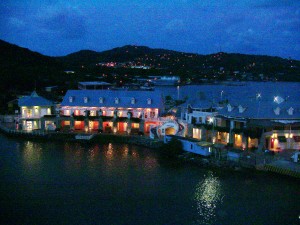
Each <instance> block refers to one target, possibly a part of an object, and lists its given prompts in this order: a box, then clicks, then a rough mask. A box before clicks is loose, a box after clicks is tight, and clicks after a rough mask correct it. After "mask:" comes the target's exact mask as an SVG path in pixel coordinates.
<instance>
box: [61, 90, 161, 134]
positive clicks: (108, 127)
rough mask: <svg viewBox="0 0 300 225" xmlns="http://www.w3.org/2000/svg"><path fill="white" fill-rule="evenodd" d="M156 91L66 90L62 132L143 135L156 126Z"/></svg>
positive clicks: (158, 99)
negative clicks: (78, 131)
mask: <svg viewBox="0 0 300 225" xmlns="http://www.w3.org/2000/svg"><path fill="white" fill-rule="evenodd" d="M163 109H164V107H163V99H162V95H161V93H160V92H159V91H128V90H69V91H68V92H67V93H66V95H65V96H64V98H63V101H62V103H61V106H60V123H59V126H60V127H61V128H62V129H74V130H85V131H93V130H98V131H103V132H114V133H116V132H118V133H122V132H127V133H133V132H143V133H149V131H150V128H151V127H153V126H156V125H158V124H159V116H160V114H161V113H162V112H163Z"/></svg>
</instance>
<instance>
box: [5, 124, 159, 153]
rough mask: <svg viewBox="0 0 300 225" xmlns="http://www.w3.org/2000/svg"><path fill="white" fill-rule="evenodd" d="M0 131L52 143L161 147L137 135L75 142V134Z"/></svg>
mask: <svg viewBox="0 0 300 225" xmlns="http://www.w3.org/2000/svg"><path fill="white" fill-rule="evenodd" d="M0 131H1V132H2V133H5V134H6V135H7V136H11V137H18V138H26V139H42V140H53V141H74V142H90V143H110V142H113V143H127V144H135V145H140V146H145V147H148V148H159V147H160V146H162V145H163V141H162V140H153V139H150V138H148V137H145V136H139V135H118V134H106V133H101V134H98V133H97V134H91V135H92V138H91V139H89V140H77V139H76V135H78V134H79V133H77V132H74V133H73V132H54V131H30V132H28V131H22V130H14V129H10V128H8V127H6V126H5V125H3V124H0Z"/></svg>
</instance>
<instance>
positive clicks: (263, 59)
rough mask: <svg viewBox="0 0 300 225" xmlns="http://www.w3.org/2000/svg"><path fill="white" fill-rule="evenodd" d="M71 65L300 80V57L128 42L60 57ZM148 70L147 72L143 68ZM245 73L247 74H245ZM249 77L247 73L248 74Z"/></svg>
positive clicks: (190, 75)
mask: <svg viewBox="0 0 300 225" xmlns="http://www.w3.org/2000/svg"><path fill="white" fill-rule="evenodd" d="M57 59H58V60H59V61H60V62H62V63H64V64H65V65H66V66H68V67H69V68H72V69H75V70H76V69H77V68H79V67H82V66H88V67H94V66H95V65H98V66H99V65H105V63H110V62H114V63H115V64H116V65H114V67H115V68H116V67H123V68H132V67H137V66H146V67H150V68H151V69H154V70H156V71H153V70H151V71H150V72H149V73H151V74H153V73H161V74H176V75H179V76H181V77H182V78H194V79H196V80H197V79H198V78H208V79H211V78H213V79H221V80H226V79H228V78H230V79H235V77H234V76H238V77H236V79H243V78H245V77H246V76H248V75H251V76H253V77H254V79H255V78H256V77H259V76H260V77H262V76H263V77H264V78H265V79H269V80H272V79H274V80H282V81H300V61H297V60H292V59H283V58H280V57H273V56H262V55H245V54H235V53H231V54H229V53H224V52H219V53H215V54H210V55H199V54H192V53H183V52H176V51H171V50H165V49H152V48H149V47H145V46H132V45H126V46H123V47H119V48H114V49H111V50H108V51H103V52H96V51H90V50H82V51H79V52H75V53H72V54H69V55H67V56H64V57H58V58H57ZM143 73H145V72H143ZM245 74H246V75H245ZM246 78H247V77H246Z"/></svg>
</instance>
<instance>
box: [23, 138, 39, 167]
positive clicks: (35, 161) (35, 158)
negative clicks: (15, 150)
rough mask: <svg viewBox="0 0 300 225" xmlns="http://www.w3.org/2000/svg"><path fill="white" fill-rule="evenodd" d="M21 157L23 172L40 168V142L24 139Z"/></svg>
mask: <svg viewBox="0 0 300 225" xmlns="http://www.w3.org/2000/svg"><path fill="white" fill-rule="evenodd" d="M23 158H24V166H25V167H26V170H25V172H29V171H36V170H39V169H40V166H41V159H42V149H41V146H40V144H38V143H34V142H31V141H26V142H25V143H24V146H23Z"/></svg>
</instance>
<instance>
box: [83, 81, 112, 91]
mask: <svg viewBox="0 0 300 225" xmlns="http://www.w3.org/2000/svg"><path fill="white" fill-rule="evenodd" d="M112 86H113V85H112V84H110V83H107V82H100V81H86V82H78V89H80V90H104V89H109V88H111V87H112Z"/></svg>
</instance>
